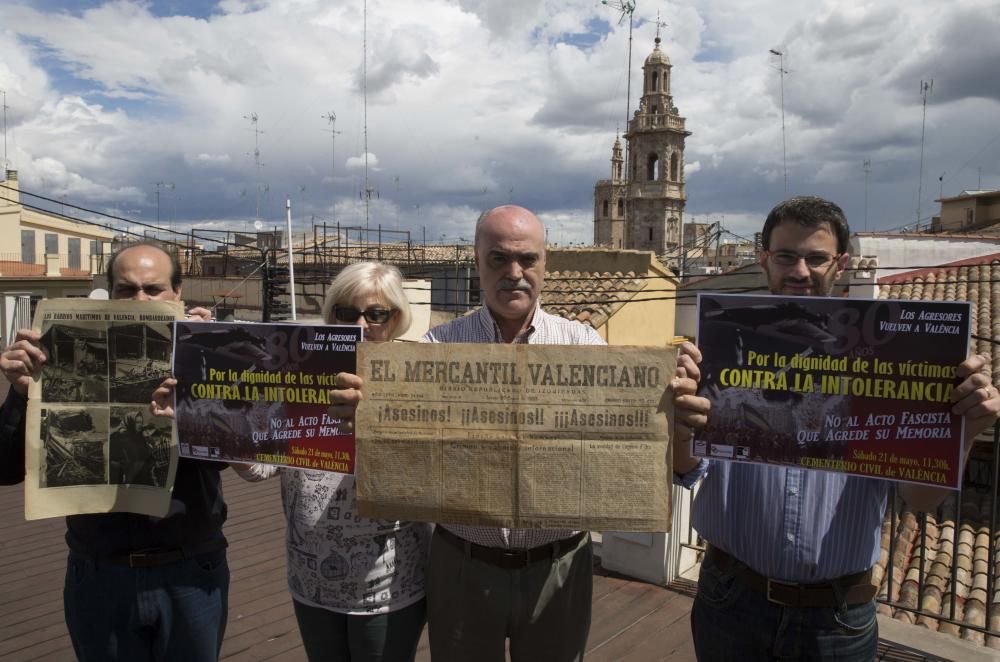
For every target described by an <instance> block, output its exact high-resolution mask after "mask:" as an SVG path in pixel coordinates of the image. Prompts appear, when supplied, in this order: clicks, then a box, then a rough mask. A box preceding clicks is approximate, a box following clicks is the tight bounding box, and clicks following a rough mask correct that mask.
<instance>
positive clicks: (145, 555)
mask: <svg viewBox="0 0 1000 662" xmlns="http://www.w3.org/2000/svg"><path fill="white" fill-rule="evenodd" d="M153 556H154V554H152V553H150V552H129V555H128V567H130V568H145V567H147V566H149V565H150V559H152V558H153Z"/></svg>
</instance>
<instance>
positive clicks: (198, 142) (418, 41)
mask: <svg viewBox="0 0 1000 662" xmlns="http://www.w3.org/2000/svg"><path fill="white" fill-rule="evenodd" d="M993 4H994V3H992V1H991V0H955V1H954V2H951V3H932V2H930V1H929V0H919V1H918V2H916V3H905V4H904V3H903V2H902V1H901V0H892V1H891V2H888V3H880V4H878V5H872V4H871V3H863V2H861V0H838V1H837V2H834V1H833V0H825V1H824V2H822V3H799V4H795V3H791V4H789V3H783V2H778V0H711V1H709V0H684V1H682V2H680V3H675V4H671V5H669V6H667V7H664V8H663V12H664V13H663V16H662V18H663V19H664V21H665V22H666V23H667V25H666V27H665V28H663V29H662V30H661V36H662V38H663V44H662V48H663V50H664V51H665V52H666V53H667V54H668V55H669V57H670V59H671V62H672V63H673V70H672V76H671V83H672V91H673V94H674V102H675V104H676V105H677V106H678V108H679V110H680V112H681V114H682V115H683V116H685V117H686V118H687V121H688V129H689V130H691V131H692V132H693V134H692V135H691V136H690V137H688V139H687V151H686V161H687V164H686V173H687V175H688V176H689V181H688V186H687V194H688V203H687V210H688V213H689V215H690V216H693V217H696V218H699V219H701V218H713V217H721V215H722V214H725V215H726V219H727V221H726V222H727V224H728V223H730V222H732V223H740V227H741V229H742V231H744V232H752V231H753V225H755V224H759V222H760V219H762V218H763V216H764V214H766V212H767V210H768V209H769V208H770V207H771V206H772V205H773V204H774V203H775V202H777V201H778V200H779V199H780V198H781V197H782V196H783V195H784V184H783V182H784V176H783V172H784V171H783V164H782V143H781V137H782V136H781V105H780V100H779V99H780V88H779V81H780V79H779V76H778V72H777V70H776V68H775V64H776V63H775V62H774V59H773V57H772V56H770V55H769V54H768V49H770V48H779V49H781V50H782V51H783V52H784V53H785V54H786V56H787V57H786V58H785V68H786V69H787V70H788V73H787V75H786V76H785V80H784V83H785V90H784V92H785V125H786V134H785V135H786V139H787V163H788V175H789V187H788V188H789V193H790V194H792V193H800V192H801V193H805V192H809V193H817V194H820V195H827V196H830V197H832V198H834V199H835V200H837V201H838V202H840V203H841V204H842V206H844V208H845V210H846V211H847V212H848V214H849V216H850V217H851V218H860V217H862V216H863V213H864V209H863V199H864V175H863V172H862V170H861V163H862V161H864V160H866V159H870V160H871V161H872V164H873V165H872V173H871V176H870V182H869V183H870V193H871V196H870V205H869V206H870V210H869V216H870V218H871V219H872V221H871V225H872V226H873V227H889V226H892V225H899V224H900V222H902V221H905V220H907V219H909V218H910V217H911V216H913V215H914V214H915V211H916V207H917V205H916V191H917V171H918V158H919V149H920V143H919V140H920V125H921V107H920V98H919V95H918V94H917V86H918V83H919V81H920V80H921V79H932V78H933V79H934V81H935V89H934V93H933V94H932V96H931V98H930V99H929V105H928V112H927V139H926V144H925V150H924V152H925V167H924V173H925V181H924V186H923V195H924V199H923V200H922V204H921V208H922V213H923V214H924V215H927V214H929V213H930V212H931V211H932V210H933V209H934V207H935V205H934V204H933V203H932V199H933V198H934V197H937V195H938V192H939V187H938V180H937V177H938V176H939V175H940V173H942V172H946V173H947V174H946V175H945V178H944V181H943V184H944V187H943V190H944V193H945V194H948V193H953V192H956V191H958V190H960V189H962V188H970V187H974V186H976V185H977V184H978V176H979V169H980V168H981V169H982V178H983V185H984V186H1000V141H994V142H992V143H991V140H992V139H993V138H994V135H995V134H996V133H997V131H996V127H995V122H994V121H993V119H992V118H994V117H995V116H996V114H997V112H998V111H1000V99H998V97H1000V93H998V92H997V87H996V85H995V84H993V83H992V78H993V77H994V76H993V75H992V68H993V67H994V65H995V62H996V60H997V58H1000V51H998V50H997V49H998V46H997V45H996V43H1000V42H996V40H991V39H989V35H990V34H993V33H995V32H996V31H997V28H998V27H1000V25H998V24H1000V16H998V15H997V14H996V12H995V11H991V9H995V7H993V6H992V5H993ZM169 6H170V5H169V3H165V2H164V3H162V4H161V3H158V2H157V1H156V0H151V2H149V3H132V2H124V1H116V2H106V3H104V4H102V5H99V6H97V7H94V8H91V9H86V10H78V9H74V10H73V11H72V12H57V11H39V10H35V9H33V8H31V7H30V6H29V5H28V4H27V3H24V4H12V3H6V4H4V5H3V6H0V25H2V26H3V27H2V28H0V52H3V53H4V57H3V59H2V61H0V89H3V90H6V91H7V104H8V105H9V106H10V108H9V109H8V123H9V126H10V128H9V131H8V139H9V140H8V145H9V151H10V155H11V157H10V158H11V160H12V161H13V165H14V167H17V168H18V169H19V170H21V178H22V187H23V188H25V189H29V188H32V189H39V190H40V192H43V193H44V192H46V191H47V192H49V193H58V195H66V196H67V197H68V199H69V201H70V202H72V201H74V200H75V201H77V202H80V203H87V204H89V205H92V206H93V205H97V204H98V203H100V204H99V205H98V206H101V205H103V206H101V208H110V207H112V206H114V207H116V208H121V209H137V210H138V211H139V212H140V214H139V215H140V216H141V217H142V218H146V219H148V218H154V217H155V202H154V196H153V195H152V192H153V190H154V184H153V183H154V182H157V181H171V182H175V183H176V190H175V194H174V196H175V197H174V199H172V200H171V202H172V203H175V204H176V207H177V215H178V218H179V219H182V223H181V224H183V223H187V224H196V225H198V224H202V223H209V222H211V223H213V224H216V223H223V222H225V220H226V219H230V221H231V223H232V225H233V229H242V228H243V226H244V225H245V224H246V222H247V219H251V221H252V219H253V218H254V216H255V215H256V213H257V212H256V207H257V198H258V197H259V198H260V210H261V211H260V214H261V217H262V218H264V219H265V220H267V222H268V223H270V222H272V221H273V220H275V219H278V220H280V218H281V216H282V214H283V199H284V195H285V193H286V192H293V193H294V198H295V203H294V204H295V209H296V222H297V223H306V222H308V221H309V220H310V219H312V218H316V219H317V220H319V221H326V222H334V220H335V219H337V220H339V219H340V218H341V217H343V218H344V219H345V222H346V220H347V219H349V222H350V223H356V222H358V220H359V219H361V220H362V221H363V218H364V210H363V209H362V208H361V207H360V206H359V205H361V203H362V196H361V189H362V188H363V183H362V181H363V171H362V167H363V155H364V152H365V146H364V139H363V135H362V127H363V125H364V118H363V108H362V99H361V91H360V89H359V80H360V73H361V69H362V47H361V40H362V16H361V4H360V3H330V2H326V1H323V0H298V1H297V2H295V3H288V2H279V1H277V0H273V1H271V0H267V1H265V0H259V1H253V2H251V1H249V0H246V1H240V0H226V1H225V2H221V3H219V4H218V5H216V7H215V9H214V11H213V13H212V14H211V15H209V16H208V17H207V18H191V17H184V16H167V17H164V16H158V15H157V14H163V13H168V12H165V10H166V9H167V8H169ZM651 7H652V6H651V5H648V3H640V4H639V8H638V10H637V12H636V16H635V18H636V21H635V29H634V35H633V37H634V41H633V44H634V50H633V54H632V62H633V66H632V72H631V81H632V84H631V89H632V97H633V98H632V100H631V101H630V103H629V104H628V105H629V107H630V108H631V109H632V110H634V109H635V108H636V106H637V100H638V95H639V88H640V87H641V70H640V67H641V64H642V62H643V60H644V58H645V57H646V55H647V54H648V53H649V51H650V50H651V48H652V43H653V36H654V34H655V32H656V26H655V25H654V23H653V19H654V18H655V8H651ZM368 9H369V16H368V27H369V32H368V62H367V67H368V83H369V85H368V93H369V105H368V116H367V124H368V150H367V151H368V153H369V186H370V187H372V188H373V189H374V191H375V193H374V203H371V204H369V209H368V213H369V222H372V219H373V217H374V216H377V217H378V219H379V221H376V222H383V221H384V222H385V224H386V226H387V227H388V226H392V227H394V226H395V224H396V223H397V219H398V223H399V224H400V227H401V229H410V230H411V232H412V233H414V234H417V233H419V234H421V235H422V234H423V233H424V232H425V231H426V233H427V235H428V237H429V238H438V237H440V236H441V235H442V234H444V235H445V236H448V237H460V236H464V235H465V234H468V233H469V230H468V228H469V226H470V225H471V223H472V222H473V221H474V219H475V217H476V215H477V214H478V212H479V210H481V209H483V208H485V207H489V206H492V205H495V204H500V203H503V202H508V201H511V200H514V201H517V202H520V203H522V204H525V205H527V206H529V207H531V208H533V209H535V210H537V211H538V212H539V213H540V214H542V215H543V217H545V218H549V219H551V222H552V223H555V224H556V225H555V229H553V228H552V226H551V225H550V234H551V233H552V232H558V233H559V235H560V241H561V242H568V241H589V240H590V238H591V237H592V229H591V226H590V215H591V213H592V195H593V184H594V182H595V181H596V180H597V179H600V178H603V177H606V176H607V173H608V169H609V163H608V159H609V157H610V149H611V145H612V143H613V142H614V133H615V130H616V128H618V129H623V128H624V127H623V120H624V115H625V107H626V103H625V89H626V87H627V78H626V70H625V69H626V67H625V61H626V45H627V39H628V25H627V22H626V24H625V25H617V15H616V14H615V12H614V11H612V10H611V9H610V8H608V7H606V6H604V5H600V4H598V3H595V2H593V1H592V0H538V1H532V2H528V1H526V0H511V1H510V2H496V0H460V2H458V3H454V2H451V1H449V0H427V1H425V2H421V3H409V2H400V1H399V0H379V1H377V2H369V3H368ZM607 26H610V28H611V31H610V32H609V33H607V34H603V32H602V33H601V34H595V35H593V36H592V38H590V39H587V40H583V41H579V42H578V41H576V40H575V37H578V36H579V35H580V33H583V32H586V31H587V30H589V29H591V27H598V28H600V29H601V30H602V31H603V30H604V29H605V28H606V27H607ZM574 44H584V45H574ZM330 111H334V112H336V114H337V123H336V129H337V130H338V131H339V132H340V133H338V134H336V135H335V136H333V137H332V136H331V134H330V133H329V129H330V125H329V123H328V122H326V120H325V119H324V116H325V115H326V114H327V113H328V112H330ZM251 112H254V113H257V115H258V117H259V123H258V125H257V128H258V129H260V130H261V131H262V133H260V134H259V135H257V136H256V139H257V142H256V144H255V135H254V133H253V131H252V127H251V124H250V123H249V122H248V121H247V120H246V119H244V117H245V116H246V115H248V114H249V113H251ZM255 149H259V154H260V161H261V163H262V166H261V168H260V170H259V181H260V186H261V189H260V195H259V196H258V195H257V194H256V193H255V189H256V188H257V181H258V170H257V168H256V167H255V158H254V150H255ZM376 154H377V155H378V156H377V157H376V156H375V155H376ZM301 187H304V190H302V188H301ZM208 219H211V221H209V220H208ZM744 226H746V227H744Z"/></svg>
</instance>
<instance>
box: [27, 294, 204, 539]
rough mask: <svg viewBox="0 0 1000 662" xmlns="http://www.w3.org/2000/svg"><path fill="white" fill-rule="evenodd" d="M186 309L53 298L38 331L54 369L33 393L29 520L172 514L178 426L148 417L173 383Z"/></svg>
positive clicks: (46, 369) (42, 309)
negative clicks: (174, 350)
mask: <svg viewBox="0 0 1000 662" xmlns="http://www.w3.org/2000/svg"><path fill="white" fill-rule="evenodd" d="M183 312H184V309H183V306H182V305H181V304H180V303H179V302H167V301H163V302H160V301H151V302H142V303H135V302H133V301H92V300H89V299H49V300H46V301H42V302H40V303H39V304H38V310H37V311H36V313H35V320H34V324H33V327H32V328H34V329H35V330H37V331H41V333H42V341H41V345H42V349H43V350H44V351H45V354H46V356H47V360H46V362H45V364H44V365H43V367H42V371H41V377H40V378H39V379H38V380H36V381H34V382H32V384H31V387H30V388H29V391H28V418H27V427H26V430H25V444H26V448H25V464H26V471H27V475H26V477H25V488H24V490H25V499H24V511H25V518H26V519H29V520H31V519H41V518H44V517H57V516H62V515H77V514H81V513H106V512H131V513H140V514H144V515H154V516H163V515H166V513H167V509H168V508H169V505H170V488H171V486H172V485H173V481H174V472H175V470H176V467H177V443H176V440H175V439H174V436H173V425H172V423H173V421H172V420H171V419H169V418H159V417H154V416H152V415H151V414H150V412H149V402H150V400H151V399H152V394H153V391H154V390H155V389H156V387H157V386H158V385H159V384H160V382H162V381H163V379H164V377H167V376H169V375H170V349H171V323H172V322H173V321H174V320H175V319H182V318H183Z"/></svg>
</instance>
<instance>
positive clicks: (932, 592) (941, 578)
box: [874, 424, 1000, 647]
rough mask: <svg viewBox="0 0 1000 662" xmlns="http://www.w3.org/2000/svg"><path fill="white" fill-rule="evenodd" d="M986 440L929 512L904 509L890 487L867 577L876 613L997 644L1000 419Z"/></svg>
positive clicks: (999, 637)
mask: <svg viewBox="0 0 1000 662" xmlns="http://www.w3.org/2000/svg"><path fill="white" fill-rule="evenodd" d="M985 445H986V444H983V443H982V442H980V443H979V444H978V445H977V448H975V449H974V450H973V456H972V457H971V458H970V460H969V465H968V466H967V468H966V472H965V480H964V483H963V485H962V489H961V490H960V491H959V492H958V493H956V494H955V495H954V496H951V497H949V498H948V499H947V500H946V501H945V503H944V504H942V505H941V506H940V507H938V509H937V511H936V512H933V513H917V512H913V511H912V510H908V509H906V508H905V504H903V503H902V501H901V500H899V499H897V498H895V497H896V495H895V489H893V490H892V491H891V492H890V497H889V512H888V513H887V516H886V521H885V523H884V524H883V531H882V542H883V544H882V558H880V559H879V564H878V565H877V566H876V570H875V577H874V579H876V580H878V581H879V584H880V585H879V593H878V597H877V599H878V601H879V603H880V606H879V610H880V612H881V613H884V614H886V615H891V616H892V617H893V618H895V619H897V620H901V621H905V622H909V623H916V624H919V625H923V626H925V627H928V628H930V629H933V630H938V631H942V632H947V633H949V634H953V635H956V636H960V637H962V638H963V639H969V640H972V641H975V642H977V643H979V644H988V645H990V646H991V647H997V646H1000V595H998V594H997V591H996V577H997V571H998V570H1000V569H998V568H997V542H998V539H997V536H998V533H1000V532H998V531H997V514H998V513H997V510H998V507H997V506H998V504H997V493H998V490H997V475H998V471H1000V424H998V425H997V426H995V427H994V429H993V439H992V443H989V444H988V446H989V449H988V451H985V452H983V450H984V449H983V447H984V446H985Z"/></svg>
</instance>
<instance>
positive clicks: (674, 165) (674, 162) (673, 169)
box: [670, 152, 680, 182]
mask: <svg viewBox="0 0 1000 662" xmlns="http://www.w3.org/2000/svg"><path fill="white" fill-rule="evenodd" d="M679 166H680V159H679V158H678V157H677V152H674V153H673V154H671V155H670V179H671V181H675V182H676V181H679V179H678V177H677V173H678V170H679Z"/></svg>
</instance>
